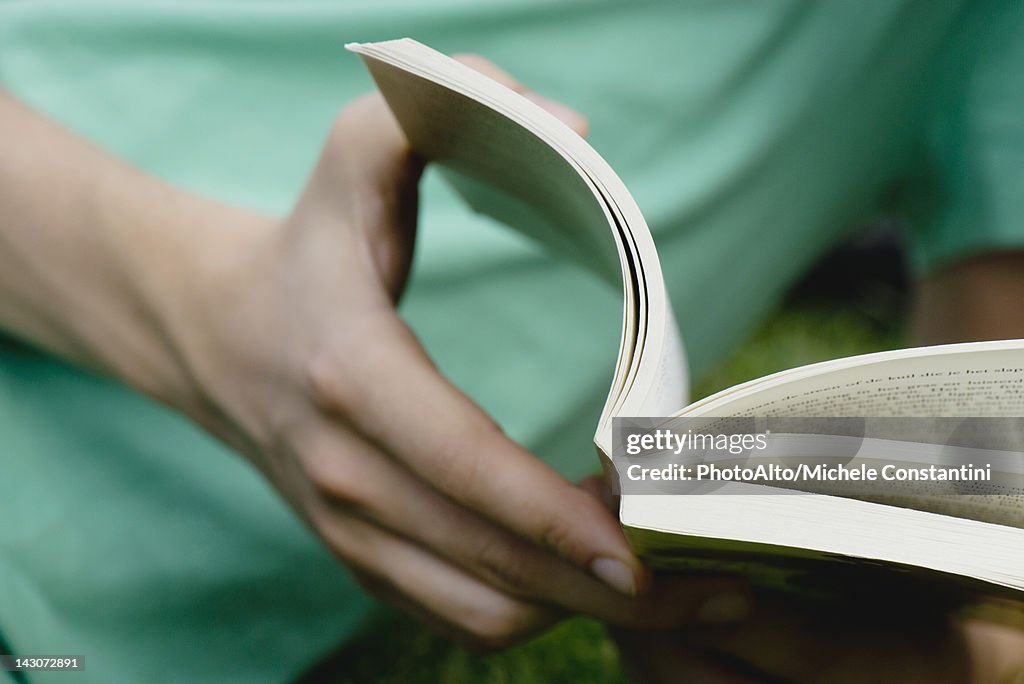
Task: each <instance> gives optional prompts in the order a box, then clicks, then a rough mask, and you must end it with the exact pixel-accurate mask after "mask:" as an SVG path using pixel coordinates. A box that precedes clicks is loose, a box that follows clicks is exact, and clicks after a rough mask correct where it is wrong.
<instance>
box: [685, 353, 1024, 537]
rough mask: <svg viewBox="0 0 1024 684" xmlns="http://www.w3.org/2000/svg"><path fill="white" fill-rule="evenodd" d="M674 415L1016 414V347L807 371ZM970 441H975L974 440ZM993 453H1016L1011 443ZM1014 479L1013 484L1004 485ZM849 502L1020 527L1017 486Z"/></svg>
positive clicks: (905, 492)
mask: <svg viewBox="0 0 1024 684" xmlns="http://www.w3.org/2000/svg"><path fill="white" fill-rule="evenodd" d="M680 415H685V416H700V415H704V416H716V417H723V418H724V417H772V416H785V417H801V416H805V417H822V418H824V417H865V418H870V417H889V416H900V417H951V416H961V417H972V418H974V417H1006V418H1013V417H1017V416H1024V341H1021V340H1008V341H997V342H976V343H967V344H958V345H946V346H939V347H926V348H919V349H908V350H901V351H896V352H883V353H881V354H869V355H865V356H862V357H853V358H850V359H839V360H837V361H831V362H825V363H823V364H815V365H814V366H808V367H804V368H799V369H795V370H792V371H783V372H782V373H778V374H776V375H774V376H769V377H767V378H762V379H759V380H755V381H752V382H750V383H747V384H746V385H741V386H738V387H735V388H731V389H729V390H726V391H724V392H722V393H720V394H717V395H713V396H711V397H708V398H707V399H704V400H702V401H700V402H697V403H696V404H694V405H692V406H690V407H688V408H687V409H685V410H684V411H681V412H680ZM978 437H979V438H980V439H982V438H984V435H979V436H978ZM862 441H866V440H862ZM916 446H918V447H920V446H931V445H916ZM977 446H990V445H985V444H978V445H977ZM994 446H995V448H1000V449H1006V448H1013V449H1016V450H1019V448H1020V445H1019V444H1016V445H1015V444H1010V445H1005V444H1000V445H994ZM912 447H913V445H910V444H906V445H904V446H902V447H901V449H902V450H903V452H905V453H904V454H903V456H902V457H901V458H909V456H907V455H906V454H907V453H910V452H909V451H908V450H909V449H912ZM935 453H936V454H938V451H935ZM993 453H995V452H993ZM1007 453H1012V452H1007ZM857 458H859V459H861V460H863V461H865V462H870V461H871V456H870V455H869V454H867V453H864V452H863V451H862V452H861V453H860V454H859V455H858V457H857ZM918 458H919V459H920V458H921V457H918ZM854 461H855V462H859V461H857V460H856V459H854ZM1018 465H1019V464H1018ZM1017 480H1019V478H1017V479H1015V480H1013V482H1016V481H1017ZM1004 481H1005V482H1007V483H1009V482H1010V480H1004ZM830 487H831V488H832V489H830V490H829V491H828V492H826V493H832V494H836V495H840V496H841V495H843V492H842V490H841V489H840V488H837V486H836V485H830ZM856 498H860V499H863V500H868V501H876V502H878V503H885V504H888V505H894V506H901V507H907V508H914V509H917V510H923V511H931V512H935V513H941V514H944V515H950V516H954V517H962V518H970V519H975V520H982V521H986V522H992V523H997V524H1003V525H1011V526H1014V527H1024V491H1022V490H1021V488H1020V487H1019V486H1017V485H1011V484H1004V485H999V484H996V483H993V484H992V485H991V486H990V488H989V490H986V491H985V492H979V493H977V494H973V493H962V492H958V493H955V495H954V494H950V493H949V492H944V491H939V488H938V486H937V485H934V484H931V483H926V482H906V483H901V485H900V491H899V492H897V493H892V492H890V493H887V494H884V495H873V496H862V495H857V496H856Z"/></svg>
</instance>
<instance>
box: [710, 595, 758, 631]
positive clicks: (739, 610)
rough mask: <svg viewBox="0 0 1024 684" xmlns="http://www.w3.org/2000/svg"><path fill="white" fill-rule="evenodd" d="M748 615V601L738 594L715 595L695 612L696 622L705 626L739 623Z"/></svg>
mask: <svg viewBox="0 0 1024 684" xmlns="http://www.w3.org/2000/svg"><path fill="white" fill-rule="evenodd" d="M748 615H750V599H748V598H747V597H746V596H744V595H743V594H740V593H739V592H727V593H725V594H716V595H714V596H712V597H711V598H709V599H707V600H706V601H704V603H702V604H701V605H700V608H699V609H698V610H697V622H702V623H704V624H707V625H725V624H729V623H730V622H739V621H741V620H743V619H745V618H746V617H747V616H748Z"/></svg>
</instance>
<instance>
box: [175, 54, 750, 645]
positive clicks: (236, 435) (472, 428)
mask: <svg viewBox="0 0 1024 684" xmlns="http://www.w3.org/2000/svg"><path fill="white" fill-rule="evenodd" d="M470 62H471V64H472V65H473V66H475V67H476V68H480V69H482V70H485V71H487V72H488V73H489V74H490V75H492V76H496V77H497V78H499V79H500V80H504V81H506V83H509V84H510V85H512V86H513V87H516V88H519V89H520V90H521V87H519V86H518V85H517V84H515V83H513V82H510V80H509V79H508V77H507V76H506V75H504V74H502V73H500V72H498V71H496V70H495V69H494V67H493V66H490V65H488V64H487V63H486V62H484V61H482V60H480V59H479V58H471V59H470ZM534 97H535V99H538V100H539V101H540V102H541V103H545V101H544V100H542V99H540V98H536V96H534ZM546 106H548V107H549V108H551V109H552V110H553V111H554V113H556V114H558V115H560V116H562V117H563V118H564V119H566V120H567V121H568V122H569V123H570V124H571V125H575V126H576V127H577V128H580V127H582V126H583V122H582V120H581V119H580V118H579V116H578V115H575V114H573V113H571V112H568V111H566V110H565V109H564V108H560V107H557V106H554V105H550V104H548V105H546ZM420 171H421V164H420V162H419V161H417V160H416V159H415V158H414V157H413V156H412V155H411V154H410V151H409V150H408V148H407V145H406V142H405V140H404V139H403V137H402V135H401V132H400V130H399V128H398V126H397V125H396V123H395V121H394V120H393V118H392V116H391V114H390V112H389V110H388V109H387V107H386V105H385V104H384V102H383V101H382V99H381V98H380V96H378V95H370V96H366V97H363V98H361V99H359V100H357V101H355V102H353V103H352V104H351V105H349V106H348V107H346V108H345V109H344V111H342V112H341V114H340V116H339V117H338V118H337V120H336V122H335V124H334V126H333V128H332V130H331V132H330V135H329V138H328V140H327V142H326V144H325V146H324V150H323V153H322V156H321V158H320V161H319V163H318V164H317V167H316V169H315V170H314V172H313V174H312V177H311V178H310V180H309V182H308V185H307V186H306V188H305V191H304V192H303V194H302V197H301V199H300V200H299V202H298V204H297V206H296V207H295V208H294V210H293V211H292V213H291V215H290V216H288V217H287V218H286V219H284V220H281V221H274V220H270V219H265V220H264V219H259V220H256V219H253V220H245V221H231V222H227V223H225V224H223V225H218V226H216V229H215V230H210V231H207V234H206V235H205V236H204V245H203V249H202V252H201V255H200V256H197V257H195V258H193V259H191V260H190V262H189V264H188V265H183V266H181V268H183V269H187V270H188V271H187V272H188V273H189V277H188V278H185V279H182V278H181V275H180V273H176V274H175V276H176V280H175V281H174V282H176V283H178V284H177V285H176V286H174V285H172V286H169V288H168V292H170V293H172V295H173V296H169V297H164V299H163V301H162V303H161V306H160V307H159V310H160V312H161V314H160V319H161V323H162V326H161V327H162V328H163V329H165V330H166V331H168V337H169V338H170V340H171V346H172V348H173V350H174V356H175V357H176V358H177V359H179V360H180V364H181V366H182V368H183V371H182V373H181V376H182V377H186V378H189V382H188V383H187V384H186V385H185V386H183V387H181V388H178V390H177V391H176V392H174V393H173V396H172V397H169V398H168V400H169V401H170V402H171V403H172V404H173V405H175V406H178V407H179V408H181V409H182V410H184V411H186V412H187V413H188V414H189V415H191V416H192V417H193V418H195V419H196V420H197V421H199V422H200V423H202V424H203V425H205V426H206V427H207V428H208V429H210V430H211V431H212V432H213V433H215V434H216V435H218V436H220V437H221V438H222V439H224V440H225V441H226V442H227V443H229V444H231V445H233V446H234V447H236V448H237V450H238V451H240V452H241V453H243V454H244V455H245V456H246V457H248V458H249V459H250V460H251V461H252V462H253V464H254V465H255V466H256V467H258V468H259V469H260V470H261V471H262V472H263V473H264V474H265V476H266V477H267V478H268V479H269V480H270V482H271V483H272V484H273V485H274V486H275V487H276V488H277V489H278V490H279V491H280V493H281V494H282V495H283V496H284V497H285V498H286V499H287V500H288V502H289V503H290V504H291V506H292V507H293V508H294V509H295V510H296V511H297V512H298V514H299V515H301V516H302V517H303V518H304V519H305V521H306V522H307V523H308V524H309V525H310V527H311V528H312V529H313V530H314V531H315V532H316V533H317V534H318V535H319V536H320V537H321V538H322V539H323V540H324V542H325V543H326V544H327V545H328V546H329V547H330V548H331V549H332V550H333V551H334V553H336V554H337V556H338V557H339V558H340V559H341V560H342V562H344V563H345V564H346V565H347V566H348V567H349V568H350V569H351V570H352V571H353V572H354V573H355V575H356V577H357V578H358V579H359V580H360V582H361V583H362V584H363V586H365V587H366V588H367V589H368V590H370V591H371V592H372V593H374V594H375V595H377V596H378V597H380V598H382V599H384V600H386V601H388V602H390V603H393V604H395V605H398V606H400V607H402V608H404V609H405V610H407V611H408V612H410V613H412V614H413V615H415V616H418V617H420V618H421V619H422V620H423V621H424V622H426V623H428V624H430V625H432V626H434V627H435V628H436V629H437V630H439V631H440V632H442V633H444V634H446V635H448V636H450V637H452V638H455V639H457V640H459V641H461V642H463V643H467V644H472V645H477V646H484V647H495V646H501V645H505V644H508V643H511V642H512V641H515V640H517V639H520V638H522V637H524V636H526V635H529V634H531V633H533V632H535V631H537V630H538V629H541V628H543V627H545V626H547V625H549V624H550V623H551V622H552V621H553V620H555V619H557V618H558V616H559V615H560V614H561V613H562V611H565V610H569V611H583V612H587V613H590V614H592V615H595V616H598V617H600V618H601V619H603V620H606V621H609V622H612V623H615V624H622V625H630V626H634V627H640V626H644V627H648V626H649V627H657V626H667V625H670V624H679V623H681V622H683V623H685V622H689V621H692V620H694V619H697V618H699V617H701V616H703V617H707V618H709V619H712V620H714V619H721V617H722V616H721V614H715V613H714V612H713V611H711V612H708V611H707V610H704V611H703V612H702V611H701V606H702V604H703V602H704V600H705V599H706V598H708V597H709V596H713V595H716V594H718V593H720V592H728V591H732V590H734V589H735V588H736V587H737V586H738V585H737V583H736V582H735V581H733V580H730V579H721V578H701V579H694V580H692V581H690V582H688V583H687V584H686V586H683V587H679V586H673V587H667V588H665V589H664V590H662V589H659V588H654V589H653V590H650V591H646V590H648V589H649V587H648V584H649V580H648V576H647V573H646V571H645V570H644V568H643V566H642V565H641V564H640V563H639V562H638V561H637V559H636V558H635V557H634V556H633V555H632V553H631V552H630V549H629V546H628V544H627V543H626V540H625V538H624V537H623V535H622V532H621V530H620V528H619V526H618V524H617V522H616V520H615V518H614V517H613V516H612V515H610V514H609V513H608V512H607V511H606V510H604V508H603V507H602V506H601V505H600V503H598V502H597V501H595V500H594V499H593V498H592V497H591V496H589V495H588V494H587V493H586V492H584V491H582V490H580V489H578V488H576V487H574V486H572V485H571V484H570V483H568V482H566V481H565V480H564V479H563V478H561V477H560V476H559V475H558V474H556V473H555V472H554V471H553V470H551V469H550V468H549V467H548V466H547V465H545V464H544V463H543V462H542V461H540V460H539V459H537V458H536V457H535V456H533V455H532V454H530V453H528V452H527V451H525V450H524V449H523V448H521V447H520V446H519V445H517V444H516V443H514V442H512V441H511V440H509V439H508V438H507V437H506V436H504V435H503V434H502V432H501V430H500V429H499V428H498V426H497V425H495V423H494V421H492V420H491V419H490V418H489V417H488V416H487V415H485V413H484V412H483V411H482V410H481V409H480V408H478V407H477V406H476V405H475V404H474V403H473V402H472V401H471V400H470V399H468V398H467V397H466V396H465V395H463V394H462V393H461V392H460V391H459V390H458V389H456V388H455V387H454V386H452V385H451V384H450V383H449V382H448V381H447V380H446V379H445V378H444V377H443V376H442V375H441V374H440V373H439V372H438V370H437V369H436V368H435V367H434V365H433V364H432V363H431V361H430V359H429V358H428V356H427V354H426V353H425V352H424V350H423V348H422V347H421V346H420V344H419V342H418V341H417V340H416V337H415V336H414V334H413V333H412V332H411V331H410V330H409V328H408V327H407V326H406V325H405V323H404V322H403V321H402V319H401V318H400V317H399V316H398V314H397V312H396V309H395V302H396V300H397V299H398V297H399V295H400V294H401V291H402V288H403V285H404V283H405V280H406V277H407V274H408V270H409V264H410V260H411V256H412V250H413V241H414V234H415V227H416V225H415V224H416V204H417V181H418V178H419V175H420ZM182 280H184V281H185V284H186V285H187V287H186V288H185V289H182V288H181V285H180V281H182ZM581 446H585V445H581ZM640 594H644V595H643V596H642V597H641V598H634V597H636V596H638V595H640ZM667 599H670V600H667ZM712 605H714V604H712Z"/></svg>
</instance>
